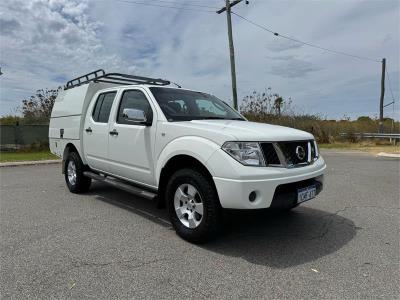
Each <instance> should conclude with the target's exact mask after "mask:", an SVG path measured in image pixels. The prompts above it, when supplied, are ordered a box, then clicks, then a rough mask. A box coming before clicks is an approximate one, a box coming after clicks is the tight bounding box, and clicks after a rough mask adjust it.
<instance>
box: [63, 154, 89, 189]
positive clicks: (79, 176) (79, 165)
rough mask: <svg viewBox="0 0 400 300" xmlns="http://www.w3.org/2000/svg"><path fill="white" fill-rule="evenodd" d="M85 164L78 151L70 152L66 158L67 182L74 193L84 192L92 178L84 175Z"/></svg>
mask: <svg viewBox="0 0 400 300" xmlns="http://www.w3.org/2000/svg"><path fill="white" fill-rule="evenodd" d="M84 168H85V166H84V164H83V162H82V160H81V158H80V157H79V154H78V153H76V152H70V153H69V154H68V156H67V158H66V160H65V182H66V183H67V186H68V189H69V190H70V192H72V193H84V192H87V191H88V190H89V188H90V184H91V182H92V180H91V179H90V178H88V177H85V176H84V175H83V171H84Z"/></svg>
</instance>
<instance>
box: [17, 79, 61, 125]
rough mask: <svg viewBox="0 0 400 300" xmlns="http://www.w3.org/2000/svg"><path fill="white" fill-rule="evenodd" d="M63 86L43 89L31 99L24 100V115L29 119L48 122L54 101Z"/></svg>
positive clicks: (22, 108)
mask: <svg viewBox="0 0 400 300" xmlns="http://www.w3.org/2000/svg"><path fill="white" fill-rule="evenodd" d="M60 90H61V87H59V88H57V89H50V90H49V89H41V90H37V91H36V94H35V95H33V96H31V97H30V98H29V99H25V100H22V107H21V111H22V115H23V117H24V119H25V120H27V121H38V122H48V121H49V119H50V115H51V110H52V109H53V105H54V101H55V100H56V98H57V95H58V93H59V91H60Z"/></svg>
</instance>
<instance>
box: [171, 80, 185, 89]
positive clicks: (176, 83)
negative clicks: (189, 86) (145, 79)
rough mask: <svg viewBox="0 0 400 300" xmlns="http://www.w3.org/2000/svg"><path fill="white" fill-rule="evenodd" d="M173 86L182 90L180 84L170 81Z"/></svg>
mask: <svg viewBox="0 0 400 300" xmlns="http://www.w3.org/2000/svg"><path fill="white" fill-rule="evenodd" d="M170 82H171V83H172V84H175V85H176V86H177V87H178V88H180V89H181V88H182V86H180V85H179V84H177V83H176V82H173V81H170Z"/></svg>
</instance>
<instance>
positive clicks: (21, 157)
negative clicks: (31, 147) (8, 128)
mask: <svg viewBox="0 0 400 300" xmlns="http://www.w3.org/2000/svg"><path fill="white" fill-rule="evenodd" d="M47 159H58V157H57V156H55V155H53V154H51V153H50V151H48V150H47V151H46V150H43V151H34V152H23V151H18V152H0V162H2V163H3V162H15V161H33V160H47Z"/></svg>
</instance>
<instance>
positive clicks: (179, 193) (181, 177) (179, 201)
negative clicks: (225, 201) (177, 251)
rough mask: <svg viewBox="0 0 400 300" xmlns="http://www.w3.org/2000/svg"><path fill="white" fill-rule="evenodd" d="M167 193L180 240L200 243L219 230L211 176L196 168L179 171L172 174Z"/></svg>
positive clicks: (213, 235) (219, 224) (215, 198)
mask: <svg viewBox="0 0 400 300" xmlns="http://www.w3.org/2000/svg"><path fill="white" fill-rule="evenodd" d="M166 196H167V205H168V212H169V216H170V219H171V223H172V225H173V227H174V229H175V230H176V232H177V234H178V235H179V236H181V237H182V238H183V239H185V240H187V241H189V242H192V243H203V242H206V241H208V240H210V239H212V238H214V237H215V236H216V235H217V233H219V231H220V227H221V207H220V204H219V199H218V195H217V192H216V190H215V188H214V185H213V183H212V182H211V179H210V178H208V177H207V176H205V175H204V174H202V173H200V172H198V171H196V170H192V169H182V170H179V171H177V172H176V173H174V174H173V175H172V176H171V178H170V180H169V182H168V185H167V188H166Z"/></svg>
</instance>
